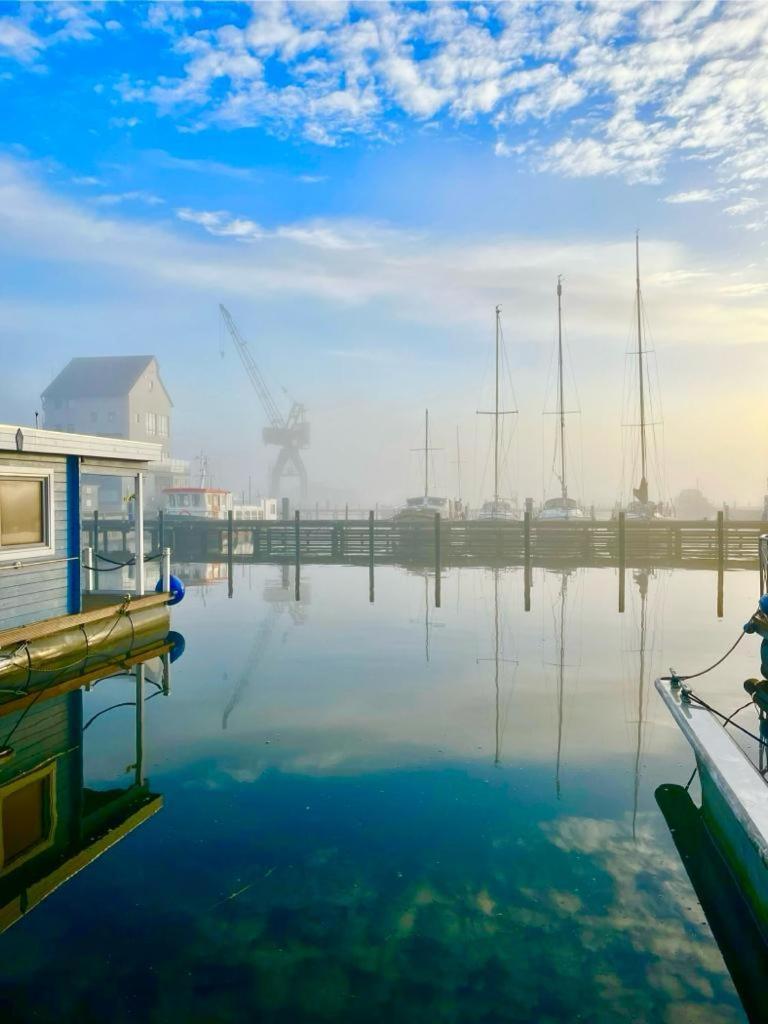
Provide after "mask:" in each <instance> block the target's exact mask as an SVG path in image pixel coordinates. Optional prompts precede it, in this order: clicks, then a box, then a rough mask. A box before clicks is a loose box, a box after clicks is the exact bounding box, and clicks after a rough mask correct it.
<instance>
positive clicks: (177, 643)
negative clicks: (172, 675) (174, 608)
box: [165, 629, 187, 664]
mask: <svg viewBox="0 0 768 1024" xmlns="http://www.w3.org/2000/svg"><path fill="white" fill-rule="evenodd" d="M165 642H166V643H167V644H171V645H172V646H171V664H173V663H174V661H178V660H179V658H180V657H181V656H182V654H183V653H184V648H185V647H186V646H187V641H186V640H185V639H184V634H183V633H177V632H176V630H175V629H172V630H171V631H170V633H169V634H168V636H167V637H166V638H165Z"/></svg>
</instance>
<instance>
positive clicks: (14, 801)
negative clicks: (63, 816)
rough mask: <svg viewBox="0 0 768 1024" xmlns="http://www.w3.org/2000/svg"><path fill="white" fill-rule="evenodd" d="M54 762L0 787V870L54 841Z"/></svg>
mask: <svg viewBox="0 0 768 1024" xmlns="http://www.w3.org/2000/svg"><path fill="white" fill-rule="evenodd" d="M55 780H56V763H55V762H52V763H51V764H49V765H47V766H46V767H45V768H40V769H38V770H37V771H34V772H31V773H30V774H28V775H23V776H22V777H21V778H19V779H16V780H15V781H13V782H11V783H9V784H8V785H7V786H4V787H2V789H0V872H5V871H9V870H12V869H13V868H16V867H18V866H19V864H21V863H22V862H23V861H25V860H27V858H29V857H31V856H33V854H35V853H39V852H40V851H41V850H43V849H45V848H46V847H47V846H50V845H51V843H52V842H53V831H54V827H55V805H54V787H55Z"/></svg>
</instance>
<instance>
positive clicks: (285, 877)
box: [0, 566, 754, 1024]
mask: <svg viewBox="0 0 768 1024" xmlns="http://www.w3.org/2000/svg"><path fill="white" fill-rule="evenodd" d="M278 572H279V571H278ZM533 572H534V575H535V576H537V578H536V579H535V582H536V584H537V585H538V588H539V589H538V590H537V593H542V592H543V589H544V588H543V587H542V586H541V583H542V579H551V580H552V593H551V597H552V598H553V599H554V601H553V605H552V613H553V619H552V625H553V627H554V628H553V629H550V627H549V626H548V628H547V632H546V642H547V643H548V645H549V646H551V645H552V642H553V638H554V651H555V653H554V655H553V656H550V654H549V653H548V652H547V654H546V656H545V654H544V651H543V647H542V643H543V641H542V629H541V620H540V619H539V617H538V616H536V617H535V618H534V617H533V616H530V615H525V614H523V612H522V607H521V606H522V604H523V594H524V584H525V579H524V574H523V573H514V572H513V573H507V572H503V571H502V570H494V571H488V570H480V569H473V568H469V567H468V568H462V569H461V571H460V572H458V571H454V570H452V571H451V572H450V573H448V574H447V575H446V576H445V577H444V579H443V601H442V607H441V609H440V611H439V613H438V612H435V610H434V605H433V604H432V602H431V598H432V594H431V590H432V588H431V582H432V580H431V579H428V580H426V581H425V579H424V575H423V573H421V574H409V573H405V572H402V571H401V570H398V569H392V568H387V567H381V568H378V569H377V578H376V585H377V591H376V604H375V605H374V606H371V605H370V604H369V603H368V602H367V601H366V600H365V596H366V595H365V593H364V592H363V593H361V589H360V581H361V580H364V578H365V576H364V573H365V568H364V567H363V568H362V569H361V570H356V569H354V568H349V567H333V566H330V567H329V566H322V567H313V566H307V567H304V569H303V578H302V597H303V598H304V597H305V595H306V592H307V586H308V585H309V584H310V583H311V585H312V596H313V603H312V614H311V616H307V617H306V620H305V621H304V624H303V626H302V629H301V630H296V629H293V620H292V619H289V606H290V605H291V604H292V602H291V596H292V586H291V585H292V583H293V582H294V580H293V578H292V577H291V576H290V573H288V574H287V575H284V576H282V577H280V576H279V575H278V578H277V580H276V579H275V576H276V570H275V568H274V567H269V566H264V567H260V566H254V567H253V584H254V585H253V590H252V591H251V590H249V588H248V587H247V586H236V587H235V593H234V598H233V600H231V601H229V600H228V599H227V594H226V589H225V588H221V587H217V586H211V587H210V590H209V593H208V604H207V607H203V605H202V604H201V603H200V602H198V601H189V602H184V604H182V605H180V606H179V608H178V609H177V613H176V617H175V621H176V623H177V624H178V625H179V627H180V628H182V629H184V631H185V633H186V634H187V635H188V636H194V638H195V643H194V649H193V651H191V652H190V655H189V656H186V657H185V658H184V660H183V662H181V663H180V669H179V671H178V672H176V673H175V676H174V700H173V701H160V700H158V701H155V700H154V699H153V700H152V702H151V704H147V705H146V706H147V711H148V715H147V717H148V722H147V732H149V734H150V736H151V742H150V743H145V744H144V746H143V752H144V757H143V762H144V768H143V770H142V776H144V775H146V776H149V777H150V778H151V779H152V782H153V788H152V792H153V793H162V794H163V799H164V801H165V806H164V810H163V813H162V815H156V816H155V817H154V818H153V820H152V822H151V823H148V824H147V826H146V827H143V828H141V829H135V830H134V831H133V833H132V835H131V837H130V839H129V840H128V841H127V842H126V843H122V844H120V845H119V846H118V847H117V848H115V849H113V850H112V851H111V852H110V853H109V855H108V857H105V858H102V859H101V861H99V862H98V863H96V864H93V865H92V866H91V867H90V868H89V870H88V871H85V872H82V873H81V874H80V875H79V876H78V877H77V878H75V879H73V880H72V881H71V882H70V883H68V884H67V885H66V886H63V887H62V888H61V890H60V891H59V893H58V894H57V895H56V897H55V898H54V899H51V900H48V901H47V902H46V904H45V906H44V907H42V908H40V909H39V911H38V912H36V913H35V914H30V915H28V916H27V917H26V918H25V919H24V920H23V921H21V922H19V924H18V925H17V926H16V927H15V928H14V929H12V931H11V932H9V933H8V934H7V935H5V936H3V937H2V938H0V1009H2V1011H3V1012H4V1013H5V1016H6V1019H8V1020H13V1021H14V1024H15V1022H16V1021H25V1020H30V1019H34V1020H35V1022H36V1024H37V1022H39V1021H44V1022H46V1024H47V1022H49V1021H50V1022H57V1024H61V1022H68V1021H81V1020H84V1019H89V1018H93V1019H98V1020H113V1019H116V1020H119V1021H120V1024H133V1022H134V1021H136V1022H139V1021H140V1022H142V1024H145V1022H147V1024H166V1022H169V1024H170V1022H171V1021H176V1020H182V1021H187V1020H189V1021H200V1022H203V1021H206V1022H207V1021H216V1022H219V1021H221V1022H222V1024H223V1022H230V1021H232V1022H235V1021H241V1020H258V1021H265V1022H269V1024H282V1022H290V1024H320V1022H326V1021H327V1022H333V1024H379V1022H381V1024H384V1022H386V1024H390V1022H391V1021H392V1020H398V1021H399V1020H401V1019H402V1021H403V1022H404V1024H409V1022H411V1021H414V1022H415V1021H429V1022H430V1024H431V1022H433V1021H434V1022H436V1024H437V1022H440V1024H443V1022H444V1024H458V1022H461V1024H464V1022H465V1021H467V1022H478V1024H479V1022H484V1024H485V1022H488V1024H491V1022H493V1024H496V1022H497V1021H498V1022H502V1021H508V1020H509V1021H518V1022H530V1024H543V1022H547V1024H555V1022H558V1024H559V1022H566V1021H572V1020H578V1019H582V1020H585V1021H590V1024H592V1022H594V1024H613V1022H616V1021H619V1022H626V1024H645V1022H654V1024H655V1022H656V1021H659V1022H663V1024H683V1022H686V1024H688V1022H691V1024H694V1022H695V1024H704V1022H706V1024H735V1022H739V1021H743V1019H744V1018H743V1015H742V1012H741V1010H740V1007H739V1003H738V998H737V995H736V993H735V991H734V989H733V985H732V983H731V981H730V978H729V976H728V973H727V971H726V969H725V966H724V964H723V962H722V957H721V956H720V953H719V951H718V948H717V946H716V945H715V943H714V942H713V940H712V936H711V934H710V931H709V928H708V926H707V924H706V921H705V920H704V917H703V915H702V912H701V909H700V907H699V904H698V903H697V901H696V899H695V896H694V894H693V893H692V890H691V886H690V883H689V881H688V879H687V878H686V875H685V872H684V870H683V868H682V866H681V864H680V859H679V857H678V855H677V852H676V850H675V848H674V844H673V842H672V840H671V838H670V836H669V833H668V830H667V829H666V827H665V826H664V823H663V820H662V819H661V817H660V816H659V814H658V811H657V810H656V807H655V805H654V804H653V802H652V800H650V799H649V798H650V796H651V795H652V794H653V792H654V790H655V789H656V787H657V786H658V785H659V784H661V783H663V782H665V781H667V780H668V779H669V778H670V777H674V775H671V772H672V771H673V769H675V768H676V767H677V766H678V765H679V764H680V762H681V760H683V759H686V763H687V759H688V758H689V756H690V755H689V751H688V746H687V744H686V743H685V741H684V740H683V739H682V738H681V737H680V736H679V734H678V732H677V730H675V729H672V728H667V729H661V728H660V729H657V730H655V731H653V730H650V729H649V728H648V724H650V723H651V722H653V721H654V720H656V719H658V721H659V722H662V721H663V722H666V712H665V710H664V709H663V707H662V708H659V709H657V708H656V707H655V704H654V702H653V701H652V700H649V698H648V688H647V682H648V678H649V676H650V674H651V673H653V672H654V671H656V670H657V669H658V659H657V657H656V656H655V655H654V654H653V646H654V645H653V635H654V627H653V619H654V615H657V614H658V608H659V606H660V602H659V600H658V598H659V590H658V588H657V585H656V582H655V579H654V578H649V579H648V580H647V581H646V582H647V583H648V588H647V591H648V592H647V594H646V598H647V600H646V601H645V605H646V608H645V612H644V614H643V612H642V605H643V601H642V600H641V598H642V594H641V593H639V592H638V587H639V584H638V585H632V592H631V595H628V608H627V611H628V612H630V615H631V614H632V613H634V615H635V623H634V625H635V629H634V630H633V633H632V639H631V642H629V640H628V636H627V634H626V633H624V634H623V633H622V619H621V617H620V616H619V615H618V614H617V613H616V611H615V574H614V572H613V571H612V570H610V569H608V570H592V569H588V570H583V571H581V570H580V571H578V572H574V573H572V574H571V575H567V574H566V575H564V574H563V573H560V572H559V571H558V572H557V574H556V575H552V576H549V577H545V574H544V573H542V572H539V570H533ZM460 580H461V587H462V596H461V600H459V599H458V586H459V581H460ZM236 582H237V581H236ZM702 582H704V583H705V584H706V585H705V586H702ZM709 582H710V577H707V576H705V575H701V574H693V573H679V574H673V575H672V576H671V577H670V579H669V590H670V601H671V602H672V603H673V604H674V608H673V611H674V614H671V615H670V616H669V623H670V626H669V628H670V630H671V631H672V632H673V634H674V631H675V630H677V634H676V635H675V636H674V641H675V649H676V650H677V649H678V647H680V648H683V647H685V648H686V649H688V648H689V647H690V646H691V645H692V644H693V643H695V644H696V650H697V654H698V655H700V656H701V659H702V661H703V662H706V661H707V659H709V660H714V658H715V657H716V656H717V655H719V654H720V653H722V649H723V647H724V644H723V638H722V636H721V635H719V634H718V633H717V632H716V631H717V628H718V624H717V621H716V619H715V616H714V608H713V607H711V605H712V602H711V588H710V587H709ZM752 583H753V581H747V582H745V583H744V584H743V592H744V593H746V592H747V591H748V592H749V596H750V602H751V600H752V592H753V590H754V586H753V585H752ZM558 584H559V586H558ZM741 586H742V584H741V582H740V580H739V578H734V579H733V582H732V583H731V581H730V579H729V589H730V588H731V587H732V588H733V591H734V593H735V592H737V591H738V590H739V588H740V587H741ZM273 598H274V599H275V600H273ZM275 603H276V604H277V605H278V607H280V608H281V613H280V617H279V618H278V623H277V625H276V626H275V630H274V634H273V641H272V645H271V646H269V647H268V648H267V653H266V657H263V659H262V661H261V663H260V664H259V666H258V668H257V669H256V673H257V674H258V685H254V686H252V687H251V689H250V690H249V691H248V693H247V699H245V697H243V699H240V700H239V703H237V707H236V711H233V712H232V714H231V717H230V723H229V729H228V730H227V731H226V732H223V731H222V729H221V714H222V710H223V707H224V706H225V704H226V702H227V701H228V700H230V699H231V697H232V688H230V687H221V686H219V687H216V686H213V685H212V680H217V679H221V678H222V677H224V676H225V674H229V678H230V679H232V680H233V681H236V680H239V679H240V676H241V674H245V669H246V668H247V667H248V659H249V657H251V652H252V651H253V649H254V644H255V641H256V637H255V635H254V634H255V632H259V630H260V629H261V624H262V623H263V622H264V621H265V619H268V618H269V617H270V615H271V612H272V606H273V604H275ZM540 603H541V605H542V607H544V606H545V602H544V601H543V600H542V601H541V602H540ZM630 605H631V607H630ZM415 608H418V611H414V609H415ZM546 608H547V613H548V612H549V603H548V602H547V603H546ZM574 609H577V610H578V617H577V616H575V615H574ZM630 615H627V616H626V619H627V620H629V619H630ZM577 618H578V621H577ZM434 620H438V621H437V622H436V621H434ZM438 624H439V625H442V627H443V628H442V631H441V633H440V634H439V643H434V642H432V643H431V645H430V634H431V631H432V629H433V628H434V627H435V626H436V625H438ZM630 624H631V623H630V621H627V622H626V626H627V627H629V626H630ZM643 624H644V628H642V629H641V628H640V627H641V626H643ZM702 624H703V625H702ZM731 625H732V624H729V623H724V631H727V632H728V633H730V632H731ZM582 627H583V629H582ZM694 627H695V629H697V630H698V632H692V628H694ZM281 628H285V629H286V630H289V636H290V643H286V644H284V645H282V646H280V645H279V644H278V643H276V642H275V640H276V638H277V636H278V635H279V630H280V629H281ZM582 636H583V639H582ZM513 638H514V650H513V649H512V639H513ZM692 638H693V639H692ZM432 640H433V641H434V635H433V636H432ZM638 647H640V648H642V649H643V650H644V656H643V657H644V683H645V689H644V690H643V692H642V694H638V657H637V648H638ZM627 648H631V663H630V664H629V665H626V664H625V665H624V669H625V672H624V673H623V674H622V655H623V652H625V651H626V649H627ZM576 650H578V652H579V656H578V657H576V656H575V654H574V651H576ZM257 653H258V652H257ZM427 653H429V658H430V660H429V662H427V661H426V655H427ZM752 653H753V652H752ZM192 654H194V656H192ZM513 655H514V660H513V657H512V656H513ZM710 655H711V657H710ZM742 655H743V657H742ZM748 655H749V652H746V653H743V652H742V651H741V648H739V650H737V651H736V652H735V654H734V664H736V665H738V664H740V659H741V660H742V661H743V662H747V661H749V660H750V659H749V657H748ZM518 663H519V667H517V666H518ZM574 664H578V665H580V672H579V676H578V694H576V693H575V687H574V682H575V680H576V673H575V671H574V670H573V669H572V666H573V665H574ZM513 679H514V684H513V682H512V681H513ZM622 679H623V680H624V685H625V687H627V686H631V694H630V695H629V696H628V698H627V703H626V705H624V704H623V703H622V700H621V690H620V688H619V687H618V686H617V681H621V680H622ZM102 685H104V686H107V687H109V686H112V685H114V687H122V686H123V685H124V680H121V681H117V682H116V683H114V684H110V683H105V684H99V686H97V687H96V688H95V692H94V694H92V695H90V698H91V699H93V697H94V696H95V697H96V699H97V700H100V699H102V698H99V696H98V694H99V691H100V689H101V687H102ZM148 685H149V684H148ZM513 686H514V694H513V696H512V697H511V699H512V700H513V702H514V704H513V707H514V713H510V714H508V715H507V714H505V706H506V705H507V704H508V703H509V702H510V693H511V691H512V689H513ZM129 696H132V694H131V695H126V694H125V693H124V692H123V693H118V694H116V695H115V696H114V698H113V699H114V702H115V703H117V702H119V701H120V700H122V699H124V700H128V699H129ZM576 697H578V699H575V698H576ZM88 699H89V696H88V695H85V697H84V700H86V701H87V700H88ZM638 701H639V704H638ZM101 707H103V703H102V704H98V705H97V706H96V707H95V708H93V709H92V711H91V713H86V715H85V719H86V721H87V719H88V718H93V714H94V713H96V712H97V711H98V710H100V709H101ZM511 707H512V705H511V704H510V711H511ZM638 707H639V710H640V715H638V714H637V710H636V709H637V708H638ZM657 711H658V713H657ZM132 712H133V709H124V710H123V711H122V712H117V711H115V712H112V713H110V714H106V715H104V716H102V717H100V718H98V719H94V721H93V724H92V725H91V726H90V727H89V728H88V729H87V731H86V733H85V736H86V737H87V740H88V743H89V744H90V746H89V748H88V749H87V751H86V754H87V756H86V758H85V759H84V760H85V761H86V762H87V761H88V759H89V758H90V764H91V769H90V771H91V776H92V777H94V776H95V777H96V782H95V783H92V782H88V784H87V785H85V784H84V786H83V787H82V788H88V789H93V790H96V791H98V792H109V791H110V790H112V789H114V788H116V787H115V786H114V785H113V784H112V782H111V781H109V779H111V776H108V773H107V771H106V769H104V770H102V768H101V767H100V764H101V761H106V760H107V757H108V755H109V754H110V752H112V751H113V749H114V741H115V738H116V730H115V727H116V726H117V725H123V726H124V725H126V724H127V723H126V722H125V720H120V719H121V715H123V714H124V715H126V716H128V715H130V718H131V723H133V721H134V715H133V713H132ZM636 717H642V720H643V721H642V723H641V727H640V749H641V751H642V753H641V757H640V758H639V759H638V758H637V749H638V732H637V729H636V727H635V724H634V722H635V718H636ZM491 718H493V719H494V721H493V722H491ZM630 720H631V722H632V724H631V725H630V727H629V729H628V728H627V722H628V721H630ZM235 723H236V727H235ZM123 738H125V737H123ZM131 738H132V742H133V736H132V737H131ZM267 741H269V742H267ZM66 749H68V748H66ZM125 760H126V761H131V762H134V761H135V762H136V763H138V762H139V758H138V757H137V756H136V753H135V751H132V752H131V753H130V754H128V756H127V757H126V758H125ZM492 761H493V763H494V768H493V770H492V769H491V762H492ZM94 765H95V767H94ZM640 765H642V773H639V771H638V772H637V773H636V775H635V778H633V775H632V769H633V767H634V766H637V767H638V768H639V767H640ZM5 767H7V766H5V765H4V766H3V768H5ZM134 773H135V768H133V767H132V768H131V786H130V787H129V788H130V789H133V787H134V786H135V779H134ZM553 774H554V776H555V781H556V785H553ZM561 781H562V784H560V783H561ZM145 786H147V787H148V783H146V780H145ZM635 786H637V789H638V790H639V792H638V793H637V798H636V800H633V790H634V788H635ZM121 788H123V787H122V785H121ZM633 805H636V806H633ZM633 819H634V820H633ZM0 877H1V876H0ZM50 950H55V951H56V956H51V955H50V952H49V951H50ZM105 950H107V951H108V956H107V955H105V953H104V951H105ZM158 951H161V952H158ZM84 1008H85V1009H84ZM116 1008H117V1009H116Z"/></svg>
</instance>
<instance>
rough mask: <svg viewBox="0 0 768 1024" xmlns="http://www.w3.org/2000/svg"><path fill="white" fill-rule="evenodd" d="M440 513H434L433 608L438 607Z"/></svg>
mask: <svg viewBox="0 0 768 1024" xmlns="http://www.w3.org/2000/svg"><path fill="white" fill-rule="evenodd" d="M440 574H441V567H440V513H439V512H435V608H439V607H440V583H441V580H440Z"/></svg>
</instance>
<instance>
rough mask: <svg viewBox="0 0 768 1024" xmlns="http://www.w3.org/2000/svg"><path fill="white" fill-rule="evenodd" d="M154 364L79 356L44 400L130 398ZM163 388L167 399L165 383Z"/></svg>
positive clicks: (137, 358)
mask: <svg viewBox="0 0 768 1024" xmlns="http://www.w3.org/2000/svg"><path fill="white" fill-rule="evenodd" d="M154 361H155V357H154V356H78V357H77V358H75V359H70V361H69V362H68V363H67V365H66V366H65V367H64V369H63V370H62V371H61V373H60V374H59V375H58V377H55V378H54V379H53V380H52V381H51V383H50V384H49V385H48V387H47V388H46V389H45V391H43V395H42V397H43V398H47V399H50V398H53V399H57V398H114V397H117V396H122V395H127V394H128V392H129V391H130V390H131V388H132V387H133V385H134V384H135V383H136V381H137V380H138V379H139V377H140V376H141V375H142V373H144V371H145V370H146V369H147V367H149V365H150V364H151V363H153V362H154ZM159 376H160V375H159V373H158V377H159ZM160 384H161V385H162V388H163V390H164V391H165V393H166V395H168V392H167V391H166V388H165V385H164V384H163V382H162V381H160ZM168 400H169V401H170V396H168Z"/></svg>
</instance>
